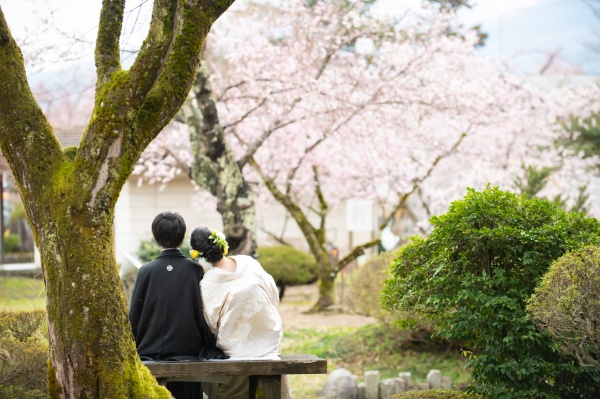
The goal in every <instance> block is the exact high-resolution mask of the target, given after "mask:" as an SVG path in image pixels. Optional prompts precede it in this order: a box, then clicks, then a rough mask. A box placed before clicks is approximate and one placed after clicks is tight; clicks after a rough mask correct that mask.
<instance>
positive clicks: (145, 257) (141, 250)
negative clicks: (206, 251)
mask: <svg viewBox="0 0 600 399" xmlns="http://www.w3.org/2000/svg"><path fill="white" fill-rule="evenodd" d="M179 249H180V250H181V252H182V253H183V254H184V255H185V256H186V257H188V258H191V256H190V250H191V249H192V247H191V246H190V239H189V238H185V239H184V240H183V243H182V244H181V247H179ZM160 251H161V248H160V246H159V245H158V244H157V243H156V241H154V238H147V239H145V240H142V241H140V246H139V247H138V250H137V253H136V254H137V257H138V259H139V260H140V261H141V262H142V263H148V262H150V261H151V260H154V259H156V257H157V256H158V255H159V254H160Z"/></svg>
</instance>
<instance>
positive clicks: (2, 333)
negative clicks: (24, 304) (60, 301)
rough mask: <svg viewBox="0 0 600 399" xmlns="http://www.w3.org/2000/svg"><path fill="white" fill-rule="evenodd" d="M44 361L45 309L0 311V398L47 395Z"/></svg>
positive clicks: (21, 398) (46, 344)
mask: <svg viewBox="0 0 600 399" xmlns="http://www.w3.org/2000/svg"><path fill="white" fill-rule="evenodd" d="M47 365H48V343H47V338H46V313H45V312H44V311H43V310H34V311H28V312H25V311H20V312H6V311H0V398H11V399H26V398H27V399H29V398H31V399H41V398H47V397H48V394H47V383H46V381H47V379H46V375H47V372H48V371H47V370H48V366H47Z"/></svg>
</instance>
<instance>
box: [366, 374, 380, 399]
mask: <svg viewBox="0 0 600 399" xmlns="http://www.w3.org/2000/svg"><path fill="white" fill-rule="evenodd" d="M365 399H379V371H377V370H369V371H366V372H365Z"/></svg>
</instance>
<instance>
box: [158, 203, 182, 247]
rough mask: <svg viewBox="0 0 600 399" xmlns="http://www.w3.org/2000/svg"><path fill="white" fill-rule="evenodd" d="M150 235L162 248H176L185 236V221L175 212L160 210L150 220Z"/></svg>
mask: <svg viewBox="0 0 600 399" xmlns="http://www.w3.org/2000/svg"><path fill="white" fill-rule="evenodd" d="M152 235H153V236H154V239H155V240H156V243H157V244H158V245H160V246H161V247H163V248H177V247H179V246H180V245H181V243H182V242H183V238H184V237H185V221H184V220H183V218H182V217H181V215H180V214H178V213H177V212H161V213H159V214H158V215H156V217H155V218H154V221H153V222H152Z"/></svg>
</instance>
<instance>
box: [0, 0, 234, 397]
mask: <svg viewBox="0 0 600 399" xmlns="http://www.w3.org/2000/svg"><path fill="white" fill-rule="evenodd" d="M233 1H234V0H203V1H196V2H186V1H178V0H156V1H155V2H154V5H153V7H154V8H153V13H152V21H151V25H150V29H149V32H148V37H147V39H146V41H145V43H144V45H143V46H142V49H141V50H140V53H139V55H138V57H137V59H136V61H135V63H134V64H133V66H132V67H131V69H130V70H128V71H124V70H122V69H121V66H120V60H119V51H120V50H119V37H120V32H121V27H122V21H123V14H124V12H123V10H124V7H125V0H104V2H103V6H102V11H101V15H100V21H99V25H98V26H99V28H98V39H97V43H96V53H95V58H96V67H97V83H96V99H95V107H94V111H93V114H92V117H91V120H90V122H89V124H88V126H87V127H86V130H85V132H84V135H83V137H82V140H81V143H80V145H79V147H77V148H75V147H70V148H67V149H65V150H63V149H62V147H61V146H60V144H59V143H58V141H57V140H56V137H55V135H54V132H53V131H52V128H51V127H50V125H49V123H48V121H47V119H46V117H45V115H44V114H43V112H42V110H41V109H40V107H39V106H38V104H37V103H36V101H35V99H34V97H33V95H32V93H31V90H30V88H29V85H28V83H27V79H26V74H25V67H24V63H23V58H22V56H21V52H20V50H19V48H18V46H17V45H16V43H15V41H14V39H13V37H12V35H11V33H10V31H9V28H8V25H7V23H6V20H5V18H4V14H3V13H2V10H1V9H0V76H1V77H2V78H1V79H0V146H1V149H2V153H3V154H4V156H5V157H6V159H7V160H8V163H9V164H10V166H11V169H12V172H13V174H14V176H15V179H16V182H17V186H18V188H19V192H20V194H21V197H22V199H23V204H24V206H25V210H26V213H27V218H28V220H29V223H30V225H31V228H32V231H33V235H34V240H35V243H36V245H37V247H38V248H39V250H40V255H41V261H42V270H43V274H44V281H45V284H46V295H47V310H48V324H49V337H50V367H49V387H50V394H51V397H52V398H77V399H82V398H111V399H116V398H149V397H151V398H170V394H169V393H168V392H167V391H166V390H165V389H164V388H162V387H160V386H158V385H157V384H156V381H155V380H154V378H153V377H152V376H151V374H150V373H149V371H148V370H147V369H146V368H145V367H143V366H142V365H141V363H140V360H139V358H138V356H137V354H136V351H135V344H134V342H133V340H132V336H131V334H130V326H129V322H128V318H127V308H126V304H125V299H124V296H123V293H122V290H121V287H120V282H119V278H118V275H117V268H116V261H115V254H114V236H113V217H114V207H115V203H116V201H117V198H118V195H119V193H120V191H121V188H122V186H123V184H124V183H125V181H126V179H127V177H128V176H129V174H130V173H131V171H132V170H133V166H134V164H135V162H136V161H137V159H138V158H139V156H140V154H141V152H142V151H143V150H144V148H145V147H146V146H147V145H148V143H149V142H150V141H151V140H152V139H154V138H155V137H156V135H157V134H158V133H159V132H160V131H161V130H162V128H163V127H164V126H165V125H166V124H167V123H168V122H169V120H170V119H171V118H172V117H173V116H174V115H175V113H176V112H177V110H178V109H179V107H180V106H181V104H182V103H183V101H184V100H185V98H186V96H187V94H188V92H189V90H190V87H191V85H192V82H193V79H194V75H195V72H196V67H197V66H198V63H199V60H200V52H201V49H202V46H203V43H204V39H205V38H206V35H207V34H208V31H209V29H210V26H211V25H212V23H213V22H214V21H215V20H216V19H217V18H218V17H219V15H220V14H221V13H223V12H224V11H225V10H226V9H227V8H228V7H229V5H230V4H231V3H233Z"/></svg>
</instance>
